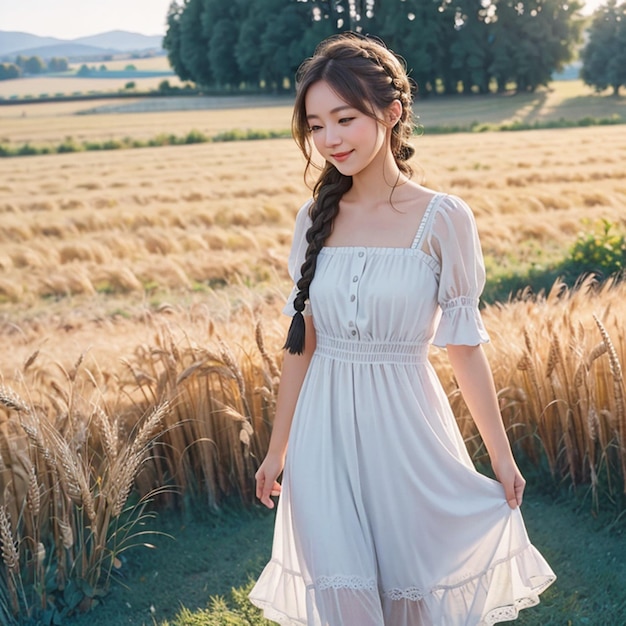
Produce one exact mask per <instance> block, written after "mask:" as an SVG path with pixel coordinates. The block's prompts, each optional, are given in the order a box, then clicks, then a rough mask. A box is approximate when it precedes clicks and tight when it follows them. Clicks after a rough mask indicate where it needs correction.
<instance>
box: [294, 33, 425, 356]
mask: <svg viewBox="0 0 626 626" xmlns="http://www.w3.org/2000/svg"><path fill="white" fill-rule="evenodd" d="M319 81H325V82H326V83H328V85H329V86H330V87H331V89H332V90H333V91H334V92H335V93H336V94H337V95H338V96H339V97H340V98H341V99H342V100H344V101H345V102H347V103H348V104H349V105H350V106H351V107H353V108H355V109H357V110H358V111H360V112H361V113H363V114H365V115H368V116H370V117H372V118H374V119H376V120H378V121H380V122H382V121H383V120H382V119H380V118H379V116H380V115H382V114H383V112H384V111H386V110H387V108H388V107H389V106H390V105H391V104H392V103H393V101H394V100H399V101H400V103H401V104H402V114H401V116H400V119H399V120H398V121H397V122H396V124H395V125H394V127H393V129H392V131H391V151H392V154H393V156H394V159H395V161H396V164H397V166H398V168H399V169H400V171H401V172H402V173H403V174H406V175H407V176H410V175H411V174H412V170H411V168H410V166H409V164H408V163H407V161H408V160H409V159H410V158H411V157H412V156H413V154H414V152H415V150H414V148H413V146H412V145H411V144H410V143H409V138H410V137H411V135H412V134H413V129H414V122H413V113H412V110H411V104H412V90H411V82H410V80H409V78H408V77H407V73H406V69H405V67H404V64H403V62H402V61H401V60H400V59H399V58H398V57H397V56H396V55H395V54H394V53H393V52H391V50H389V49H388V48H387V47H385V45H384V44H383V43H382V42H381V41H380V40H376V39H373V38H369V37H363V36H361V35H357V34H354V33H343V34H341V35H334V36H332V37H329V38H328V39H325V40H324V41H322V43H320V44H319V45H318V47H317V48H316V50H315V52H314V54H313V56H312V57H310V58H308V59H306V60H305V61H304V63H302V65H301V66H300V68H299V69H298V72H297V74H296V99H295V104H294V111H293V117H292V122H291V127H292V134H293V137H294V139H295V141H296V144H297V145H298V147H299V148H300V150H301V151H302V153H303V154H304V157H305V159H306V168H305V178H306V176H307V174H308V172H309V170H310V168H311V167H312V166H313V164H312V161H311V159H312V147H311V137H310V131H309V123H308V121H307V118H306V107H305V98H306V94H307V91H308V89H309V87H311V85H313V84H314V83H317V82H319ZM351 187H352V177H351V176H344V175H343V174H341V173H340V172H339V171H338V170H337V168H336V167H335V166H334V165H332V164H331V163H329V162H326V164H325V165H324V166H323V167H322V168H321V173H320V176H319V178H318V180H317V182H316V183H315V186H314V187H313V203H312V204H311V207H310V209H309V215H310V217H311V221H312V224H311V226H310V227H309V229H308V231H307V233H306V240H307V243H308V246H307V249H306V255H305V260H304V263H303V264H302V267H301V278H300V279H299V280H298V282H297V284H296V286H297V288H298V293H297V295H296V298H295V301H294V303H293V306H294V308H295V310H296V314H295V315H294V316H293V319H292V322H291V326H290V328H289V333H288V335H287V340H286V342H285V345H284V348H285V349H286V350H288V351H289V352H290V353H291V354H302V352H303V350H304V338H305V324H304V317H303V315H302V312H303V311H304V308H305V303H306V301H307V300H308V299H309V287H310V285H311V281H312V280H313V276H314V275H315V267H316V265H317V256H318V254H319V252H320V250H321V249H322V247H323V246H324V243H325V242H326V240H327V239H328V237H329V236H330V233H331V231H332V227H333V221H334V219H335V217H336V216H337V213H338V212H339V201H340V200H341V197H342V196H343V195H344V194H345V193H346V192H347V191H348V190H349V189H350V188H351Z"/></svg>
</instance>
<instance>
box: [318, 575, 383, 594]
mask: <svg viewBox="0 0 626 626" xmlns="http://www.w3.org/2000/svg"><path fill="white" fill-rule="evenodd" d="M315 587H316V588H317V589H318V590H320V591H324V590H325V589H353V590H355V591H359V590H366V591H376V590H377V589H378V587H377V585H376V580H375V579H374V578H363V577H362V576H343V575H335V576H320V577H319V578H318V579H317V580H316V581H315Z"/></svg>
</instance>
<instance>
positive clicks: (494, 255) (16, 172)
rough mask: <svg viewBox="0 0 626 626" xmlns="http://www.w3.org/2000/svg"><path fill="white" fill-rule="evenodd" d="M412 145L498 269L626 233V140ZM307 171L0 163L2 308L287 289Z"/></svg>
mask: <svg viewBox="0 0 626 626" xmlns="http://www.w3.org/2000/svg"><path fill="white" fill-rule="evenodd" d="M257 113H258V110H257ZM144 117H148V116H144ZM415 145H416V148H417V151H418V156H417V161H416V169H417V174H416V176H417V177H418V178H420V179H423V180H424V181H425V182H426V184H428V185H430V186H432V187H434V188H437V189H441V190H446V191H449V192H451V193H457V194H459V195H461V196H462V197H464V198H465V199H466V200H467V201H468V202H469V203H470V205H471V206H472V207H473V208H474V210H475V212H476V215H477V220H478V225H479V229H480V231H481V236H482V241H483V246H484V249H485V252H486V254H487V256H488V257H489V258H490V261H491V262H492V263H493V264H500V265H501V264H503V263H512V262H513V263H517V262H530V261H535V262H537V263H543V262H545V261H546V259H549V258H550V257H551V256H554V255H556V254H558V253H560V252H562V250H563V248H565V247H567V246H568V245H570V244H571V243H572V242H573V241H574V239H575V237H576V234H577V232H578V231H580V230H581V229H584V228H585V220H588V221H591V222H593V221H594V220H597V219H599V218H601V217H602V218H605V219H608V220H610V221H613V222H615V223H617V224H621V225H623V224H624V223H626V218H625V217H624V211H623V206H624V204H625V203H626V174H625V173H624V168H623V167H622V159H623V155H624V153H625V152H626V139H624V136H623V134H622V133H617V132H615V129H614V128H612V127H610V128H586V129H571V130H545V131H527V132H518V133H511V134H505V135H503V134H498V133H487V134H478V135H476V134H465V135H445V136H436V137H428V136H425V137H421V138H416V140H415ZM301 170H302V159H301V157H300V156H299V155H298V153H297V152H296V149H295V147H294V146H293V144H292V142H291V141H288V140H269V141H258V142H234V143H226V144H202V145H197V146H185V147H170V148H154V149H144V150H129V151H121V152H104V153H81V154H69V155H57V156H54V157H50V156H41V157H29V158H22V159H6V160H2V161H1V162H0V181H2V182H0V214H1V218H2V228H1V229H0V267H2V277H1V279H0V302H2V301H4V302H5V303H9V304H10V306H11V307H12V306H13V305H14V304H23V305H29V306H33V305H35V304H36V303H37V302H40V301H41V299H42V298H47V299H50V298H59V297H66V296H70V295H74V296H80V295H85V296H90V295H93V294H94V293H96V292H97V293H102V294H115V295H124V294H131V295H132V294H135V301H137V300H139V299H141V298H143V296H144V293H148V294H157V295H158V294H162V293H163V292H164V291H167V290H177V291H179V292H180V291H183V292H185V293H190V292H191V291H193V290H199V291H202V290H206V289H207V288H208V287H210V286H215V285H218V284H222V283H224V282H232V281H233V280H234V279H235V277H236V276H239V277H242V278H243V280H244V281H245V282H246V283H247V284H250V285H260V284H267V283H273V284H276V283H277V282H278V283H280V282H281V281H283V280H284V279H285V276H286V274H285V263H284V261H285V258H286V255H287V252H288V247H289V241H290V237H291V230H292V224H293V215H294V213H295V211H296V210H297V208H298V206H299V205H300V203H301V202H303V201H304V199H305V198H306V197H307V194H308V190H307V189H306V187H305V185H304V183H303V182H302V179H301ZM5 309H6V307H5Z"/></svg>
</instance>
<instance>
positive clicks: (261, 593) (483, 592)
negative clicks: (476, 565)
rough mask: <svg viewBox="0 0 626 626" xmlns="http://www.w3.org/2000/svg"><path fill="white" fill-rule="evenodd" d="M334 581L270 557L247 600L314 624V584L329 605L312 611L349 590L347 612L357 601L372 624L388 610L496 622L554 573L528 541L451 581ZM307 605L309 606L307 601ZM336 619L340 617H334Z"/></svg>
mask: <svg viewBox="0 0 626 626" xmlns="http://www.w3.org/2000/svg"><path fill="white" fill-rule="evenodd" d="M331 578H333V579H336V580H337V584H328V580H329V578H328V577H324V579H323V580H320V581H318V582H323V583H324V584H321V585H320V584H316V585H315V586H310V587H308V588H307V586H306V585H305V583H304V580H303V578H302V576H301V575H300V574H299V573H296V572H292V571H288V570H285V569H284V568H283V567H282V566H281V564H280V563H279V562H278V561H276V560H272V561H270V563H269V564H268V565H267V567H266V568H265V570H264V571H263V573H262V574H261V577H260V578H259V580H258V582H257V584H256V585H255V587H254V589H253V590H252V592H251V593H250V601H251V602H252V604H254V605H255V606H257V607H259V608H260V609H262V610H263V614H264V616H265V617H266V618H267V619H269V620H272V621H274V622H277V623H278V624H281V625H282V626H302V625H303V624H305V625H308V626H319V625H321V624H322V623H325V622H323V621H321V620H320V621H317V619H316V618H313V619H314V621H311V619H308V618H307V607H306V599H307V595H308V594H309V593H310V592H311V591H312V590H314V591H315V597H316V598H318V599H319V598H321V597H324V594H327V599H328V601H329V607H323V606H320V607H317V609H316V610H315V613H316V614H317V613H318V610H319V612H320V613H322V614H323V613H324V611H325V610H328V611H329V612H330V613H331V614H333V615H338V610H340V609H338V605H337V603H338V602H339V601H344V602H345V601H346V597H345V596H344V597H343V598H340V597H338V593H340V592H342V591H346V590H349V591H351V592H352V594H355V595H356V596H358V598H355V597H350V600H349V607H348V610H347V611H346V615H350V614H351V613H352V614H353V612H354V610H355V606H356V604H357V603H358V605H359V607H358V609H357V610H358V612H359V613H360V614H363V613H364V612H365V613H367V614H368V617H369V619H367V620H361V622H362V623H363V624H365V623H366V622H367V624H368V625H370V624H371V625H372V626H383V624H384V618H383V617H381V616H382V615H383V614H384V615H385V616H390V617H389V618H388V619H391V622H392V623H393V624H398V625H402V626H414V624H424V625H426V624H430V625H433V626H493V625H494V624H497V623H500V622H506V621H510V620H514V619H516V618H517V617H518V615H519V612H520V611H521V610H522V609H525V608H529V607H532V606H535V605H537V604H538V603H539V595H540V594H541V593H542V592H543V591H545V589H547V588H548V587H549V586H550V585H551V584H552V583H553V582H554V581H555V580H556V576H555V574H554V572H553V571H552V570H551V569H550V567H549V565H548V564H547V563H546V561H545V560H544V559H543V557H542V556H541V554H540V553H539V552H538V551H537V550H536V549H535V548H534V547H533V546H532V545H528V546H526V547H525V548H522V549H521V550H520V551H519V552H518V553H516V554H514V555H512V556H509V557H508V558H505V559H502V560H501V561H498V562H496V563H495V564H493V565H492V566H491V567H490V568H489V569H487V570H485V571H483V572H480V573H478V574H474V575H470V576H466V577H464V578H463V580H462V581H460V582H459V583H458V584H456V585H438V586H435V587H432V588H430V589H420V588H419V587H409V588H405V589H395V588H392V589H386V590H382V591H381V590H378V589H376V588H374V589H372V583H371V581H370V580H369V579H362V582H363V584H361V585H357V584H355V581H356V580H357V578H358V577H348V579H349V580H348V582H349V584H346V585H343V586H342V584H341V582H342V581H343V580H344V579H345V578H346V577H344V576H337V577H331ZM309 611H310V607H309ZM338 619H339V621H337V624H334V623H333V622H332V621H330V622H327V623H329V624H330V625H331V626H338V624H340V623H343V622H342V621H341V618H338Z"/></svg>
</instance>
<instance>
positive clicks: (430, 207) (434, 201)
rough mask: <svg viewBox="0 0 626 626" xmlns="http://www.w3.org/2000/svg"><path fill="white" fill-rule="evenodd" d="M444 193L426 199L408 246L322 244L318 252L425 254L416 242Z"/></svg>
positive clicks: (420, 237)
mask: <svg viewBox="0 0 626 626" xmlns="http://www.w3.org/2000/svg"><path fill="white" fill-rule="evenodd" d="M446 195H447V194H445V193H442V192H439V191H437V192H435V194H434V195H433V197H432V198H431V199H430V200H429V201H428V204H427V205H426V209H424V214H423V215H422V217H421V218H420V221H419V224H418V226H417V230H416V231H415V236H414V237H413V241H412V242H411V245H410V246H357V245H350V246H322V248H321V250H320V252H323V251H331V250H337V251H340V250H343V251H355V250H369V251H372V252H375V251H376V250H380V251H390V250H400V251H402V250H409V251H414V252H422V253H423V254H426V253H425V252H423V251H422V250H420V249H419V248H418V244H419V243H420V241H421V239H422V235H423V234H424V231H425V229H426V224H427V222H428V220H429V218H430V215H431V213H432V212H433V210H434V208H435V207H436V206H437V205H438V204H439V202H440V200H441V199H443V198H444V197H445V196H446ZM427 256H430V255H427Z"/></svg>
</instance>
